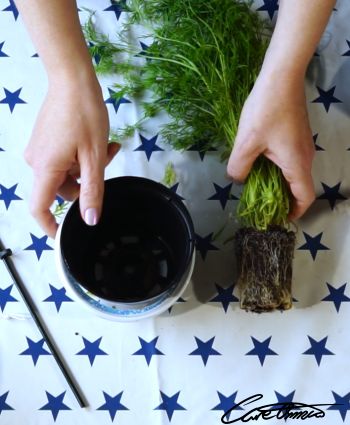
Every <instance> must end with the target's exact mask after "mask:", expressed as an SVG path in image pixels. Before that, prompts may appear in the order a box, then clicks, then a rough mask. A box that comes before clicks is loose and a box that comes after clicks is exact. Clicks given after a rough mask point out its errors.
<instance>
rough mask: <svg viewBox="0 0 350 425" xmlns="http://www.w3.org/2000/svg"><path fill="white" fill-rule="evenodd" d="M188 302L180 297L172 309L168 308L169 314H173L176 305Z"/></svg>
mask: <svg viewBox="0 0 350 425" xmlns="http://www.w3.org/2000/svg"><path fill="white" fill-rule="evenodd" d="M185 302H186V300H184V299H183V298H182V297H180V298H179V299H178V300H177V301H176V302H175V304H173V305H172V306H171V307H169V308H168V312H169V314H170V313H171V310H172V309H173V307H174V306H175V305H176V304H182V303H185Z"/></svg>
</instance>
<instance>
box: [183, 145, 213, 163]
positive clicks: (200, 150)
mask: <svg viewBox="0 0 350 425" xmlns="http://www.w3.org/2000/svg"><path fill="white" fill-rule="evenodd" d="M187 150H188V151H189V152H198V154H199V158H200V159H201V161H204V157H205V154H206V153H207V152H216V151H217V149H215V148H213V147H210V148H209V149H204V145H203V146H202V145H201V144H200V143H198V142H197V143H195V144H194V145H192V146H191V147H190V148H188V149H187Z"/></svg>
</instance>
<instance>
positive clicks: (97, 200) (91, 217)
mask: <svg viewBox="0 0 350 425" xmlns="http://www.w3.org/2000/svg"><path fill="white" fill-rule="evenodd" d="M103 193H104V163H103V164H102V161H98V158H95V157H94V158H93V157H92V155H91V154H87V155H81V157H80V197H79V204H80V213H81V216H82V218H83V220H84V221H85V223H86V224H87V225H89V226H94V225H95V224H97V222H98V220H99V218H100V215H101V211H102V202H103Z"/></svg>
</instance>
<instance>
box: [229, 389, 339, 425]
mask: <svg viewBox="0 0 350 425" xmlns="http://www.w3.org/2000/svg"><path fill="white" fill-rule="evenodd" d="M262 398H263V395H262V394H254V395H252V396H250V397H247V398H245V399H244V400H242V401H241V402H240V403H238V404H235V405H234V406H233V407H231V409H229V410H228V411H227V412H225V413H224V414H223V415H222V417H221V422H222V423H223V424H233V423H234V422H238V421H241V422H249V421H257V420H259V419H264V420H269V419H272V418H276V419H301V420H305V419H310V418H323V417H324V416H325V412H324V411H323V410H322V409H320V406H338V405H339V403H334V404H330V403H328V404H305V403H298V402H294V401H293V402H292V401H290V402H278V403H273V404H265V405H263V406H258V407H255V408H254V409H251V410H249V412H246V413H244V414H243V415H242V416H240V417H238V418H235V419H230V416H231V415H232V413H233V412H234V411H235V410H236V409H237V408H238V407H241V406H246V405H248V404H251V403H254V402H255V401H258V400H261V399H262Z"/></svg>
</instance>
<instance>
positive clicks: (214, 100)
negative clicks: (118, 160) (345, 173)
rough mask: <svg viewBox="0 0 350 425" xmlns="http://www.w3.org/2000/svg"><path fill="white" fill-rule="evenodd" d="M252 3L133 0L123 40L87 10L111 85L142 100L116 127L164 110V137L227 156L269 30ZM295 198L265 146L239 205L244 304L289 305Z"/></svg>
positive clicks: (88, 32)
mask: <svg viewBox="0 0 350 425" xmlns="http://www.w3.org/2000/svg"><path fill="white" fill-rule="evenodd" d="M251 6H252V3H251V2H249V1H248V2H244V1H241V0H128V1H127V2H126V3H125V4H124V8H125V9H126V10H127V12H128V19H127V21H126V23H125V25H124V27H123V30H122V31H121V32H120V34H119V41H118V42H117V43H112V42H110V41H109V39H108V37H106V36H105V35H103V34H100V33H98V32H97V31H96V29H95V28H94V25H93V23H92V20H91V19H90V20H89V21H88V22H87V24H86V25H85V27H84V32H85V36H86V38H87V40H89V41H90V51H91V54H92V55H94V56H95V57H98V59H99V60H98V64H97V66H96V71H97V72H98V73H100V74H119V75H120V76H122V79H123V82H122V83H119V84H115V86H114V89H115V94H114V97H115V99H116V100H119V99H121V98H122V97H124V96H129V97H133V98H135V99H136V100H138V101H139V103H140V104H141V105H142V107H143V108H142V109H143V116H142V117H141V119H140V120H139V121H138V122H137V123H135V124H133V125H128V126H126V127H125V128H123V129H118V130H117V132H116V133H115V137H117V138H118V137H119V138H120V139H122V138H123V137H129V136H130V135H131V134H132V132H133V131H135V130H140V129H141V128H142V125H143V123H144V122H145V121H146V120H148V119H150V118H152V117H155V116H157V114H159V113H161V112H164V111H165V112H166V113H167V115H168V116H169V121H168V122H166V123H165V124H164V125H162V127H161V130H160V133H161V136H162V140H163V141H164V142H166V143H168V144H169V145H171V146H172V147H173V148H174V149H180V150H186V149H188V148H190V147H192V146H193V145H196V146H199V147H200V149H201V150H202V151H206V150H208V149H210V148H216V149H219V150H220V151H221V153H222V160H226V159H227V158H228V156H229V154H230V152H231V150H232V147H233V144H234V140H235V136H236V133H237V129H238V121H239V116H240V113H241V110H242V107H243V104H244V102H245V100H246V98H247V97H248V95H249V93H250V91H251V89H252V87H253V85H254V82H255V80H256V78H257V76H258V74H259V72H260V68H261V65H262V62H263V59H264V56H265V52H266V49H267V46H268V42H269V37H270V35H271V28H270V27H269V25H268V24H267V23H266V21H263V20H262V19H261V17H260V16H258V14H257V13H256V12H254V11H253V10H252V9H251ZM133 26H141V27H142V28H143V29H144V31H146V34H144V36H151V38H152V42H151V44H150V46H149V47H147V49H145V50H144V51H142V52H140V48H139V47H135V44H134V43H132V42H131V41H130V37H129V35H130V32H132V28H133ZM140 57H142V58H143V59H144V60H143V61H141V62H142V63H141V62H140V60H139V58H140ZM135 58H136V60H135ZM145 93H147V94H148V100H147V101H146V100H144V94H145ZM289 208H290V192H289V189H288V186H287V184H286V181H285V179H284V177H283V175H282V173H281V171H280V169H279V168H278V167H277V166H276V165H275V164H273V163H272V162H271V161H270V160H268V159H267V158H265V157H263V156H260V157H259V158H258V159H257V160H256V161H255V163H254V164H253V167H252V169H251V171H250V174H249V176H248V178H247V180H246V182H245V185H244V188H243V191H242V194H241V197H240V200H239V202H238V208H237V216H238V219H239V221H240V223H241V226H242V228H241V229H239V230H238V231H237V232H236V236H235V246H236V256H237V259H238V262H239V264H241V265H240V276H239V279H238V282H239V285H240V287H241V307H243V308H245V309H247V310H252V311H267V310H273V309H275V308H280V309H288V308H290V307H291V303H292V298H291V275H292V272H291V260H292V257H293V249H294V243H295V234H294V233H293V232H291V231H289V230H288V228H289V222H288V218H287V217H288V212H289Z"/></svg>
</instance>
